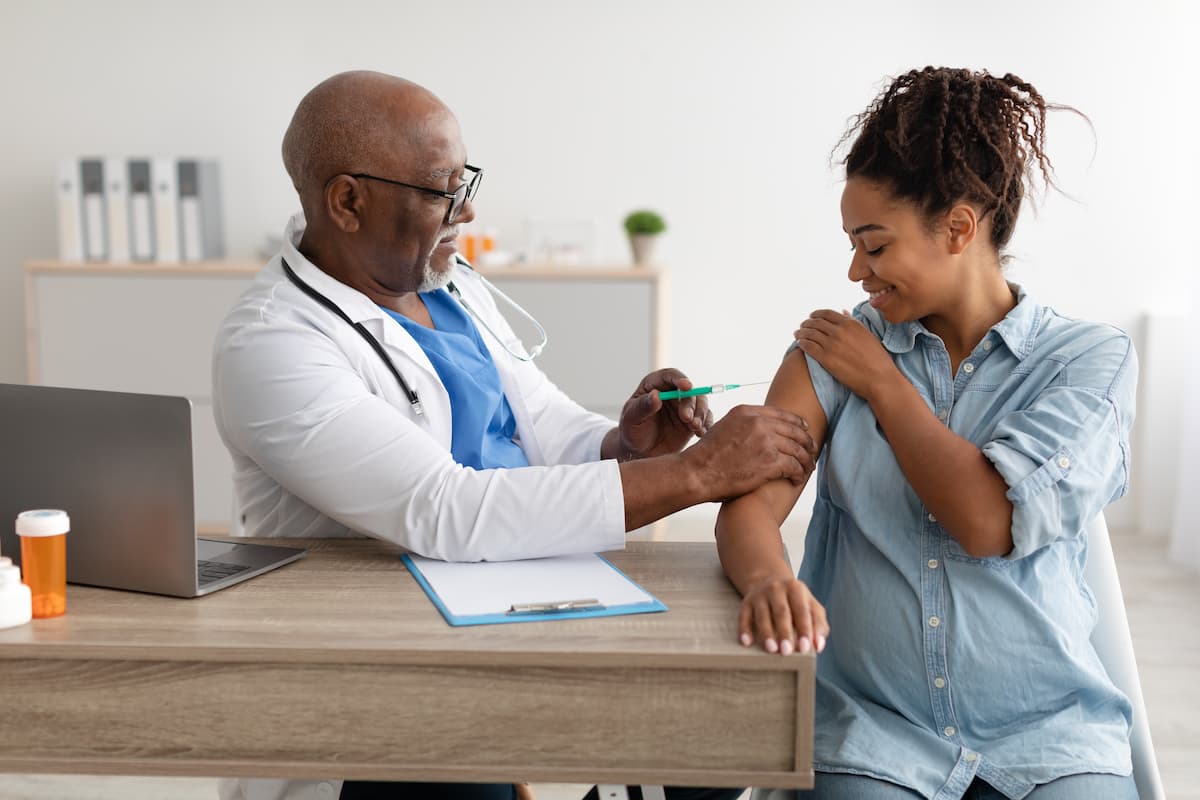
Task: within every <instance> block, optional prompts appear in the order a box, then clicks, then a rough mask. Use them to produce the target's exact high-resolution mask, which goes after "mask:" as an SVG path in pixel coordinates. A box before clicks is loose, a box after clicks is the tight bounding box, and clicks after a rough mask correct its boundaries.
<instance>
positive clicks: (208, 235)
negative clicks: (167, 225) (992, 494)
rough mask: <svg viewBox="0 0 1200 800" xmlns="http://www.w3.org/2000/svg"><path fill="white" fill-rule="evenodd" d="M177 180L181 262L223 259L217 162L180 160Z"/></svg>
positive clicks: (222, 232) (223, 249) (223, 242)
mask: <svg viewBox="0 0 1200 800" xmlns="http://www.w3.org/2000/svg"><path fill="white" fill-rule="evenodd" d="M178 178H179V239H180V253H181V255H182V257H183V260H184V261H206V260H211V259H217V258H222V257H224V255H225V237H224V231H223V226H222V221H221V195H220V181H219V171H218V166H217V162H216V161H212V160H202V159H192V158H183V159H180V160H179V174H178Z"/></svg>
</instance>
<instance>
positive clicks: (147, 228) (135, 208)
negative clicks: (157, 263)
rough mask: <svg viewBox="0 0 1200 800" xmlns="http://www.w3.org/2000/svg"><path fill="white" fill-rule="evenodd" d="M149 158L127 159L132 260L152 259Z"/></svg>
mask: <svg viewBox="0 0 1200 800" xmlns="http://www.w3.org/2000/svg"><path fill="white" fill-rule="evenodd" d="M152 185H153V184H151V182H150V159H148V158H131V159H129V183H128V187H129V256H130V258H131V259H132V260H133V261H153V260H154V199H153V193H152V192H151V188H152Z"/></svg>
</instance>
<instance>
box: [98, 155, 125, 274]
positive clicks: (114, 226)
mask: <svg viewBox="0 0 1200 800" xmlns="http://www.w3.org/2000/svg"><path fill="white" fill-rule="evenodd" d="M128 180H129V176H128V171H127V170H126V168H125V159H123V158H111V157H110V158H106V159H104V205H105V208H106V209H107V211H108V260H109V261H115V262H118V263H124V262H126V261H128V260H129V183H128Z"/></svg>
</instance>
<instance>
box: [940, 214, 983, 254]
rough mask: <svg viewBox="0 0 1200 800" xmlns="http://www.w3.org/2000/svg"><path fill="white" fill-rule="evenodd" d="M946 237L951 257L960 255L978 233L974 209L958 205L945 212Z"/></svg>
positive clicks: (977, 218)
mask: <svg viewBox="0 0 1200 800" xmlns="http://www.w3.org/2000/svg"><path fill="white" fill-rule="evenodd" d="M945 219H946V235H947V241H948V244H949V246H950V253H951V254H952V255H960V254H961V253H962V252H963V251H964V250H966V249H967V246H968V245H969V244H971V242H973V241H974V240H975V234H977V233H978V232H979V214H978V213H977V212H976V211H975V209H974V207H972V206H970V205H968V204H966V203H959V204H958V205H956V206H954V207H953V208H951V209H950V210H949V211H947V212H946V218H945Z"/></svg>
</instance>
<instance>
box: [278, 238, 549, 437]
mask: <svg viewBox="0 0 1200 800" xmlns="http://www.w3.org/2000/svg"><path fill="white" fill-rule="evenodd" d="M455 258H456V260H457V261H458V263H459V264H461V265H463V266H464V267H466V268H467V269H469V270H471V271H472V274H474V275H475V277H476V278H477V279H478V280H479V281H481V282H482V283H483V285H484V286H485V287H487V289H488V291H490V292H491V293H492V294H493V295H494V296H496V297H498V298H500V299H501V300H503V301H504V302H506V303H508V305H509V307H511V308H513V309H514V310H516V311H517V312H518V313H519V314H521V316H523V317H525V319H527V320H529V322H530V323H532V324H533V327H535V328H537V331H538V335H539V336H541V337H542V341H541V342H539V343H538V344H535V345H534V346H533V347H530V348H529V349H528V350H527V351H521V350H513V348H512V347H511V346H510V345H509V344H508V342H506V341H504V340H503V339H501V338H500V336H499V334H497V333H496V332H495V331H494V330H492V326H491V325H488V324H487V321H486V320H485V319H484V318H483V317H481V316H480V315H479V313H478V312H476V311H475V309H473V308H471V304H470V303H468V302H467V301H466V299H465V298H464V297H463V296H462V292H460V291H459V290H458V287H457V286H455V285H454V282H453V281H451V282H450V283H448V284H446V289H447V291H449V292H450V294H452V295H454V297H455V299H457V300H458V302H460V303H462V307H463V308H465V309H466V310H467V313H468V314H470V315H471V316H472V317H474V318H475V321H476V322H477V323H479V324H480V325H482V326H483V329H484V330H485V331H487V332H488V333H489V334H490V335H491V337H492V338H493V339H495V340H496V341H497V342H499V343H500V345H501V346H502V347H503V348H504V349H505V350H507V351H508V354H509V355H510V356H512V357H513V358H515V359H517V360H519V361H533V360H534V359H535V358H537V357H538V356H540V355H541V354H542V351H543V350H545V349H546V343H547V342H548V341H549V338H548V337H547V336H546V329H545V328H543V327H542V326H541V324H539V323H538V321H537V320H536V319H534V317H533V315H532V314H530V313H529V312H528V311H526V310H525V309H523V308H521V306H520V305H519V304H518V303H517V301H516V300H513V299H512V298H511V297H509V296H508V295H506V294H505V293H504V292H502V291H500V290H499V289H497V288H496V287H495V286H494V285H493V284H492V282H491V281H489V280H488V279H487V278H485V277H483V276H482V275H480V274H479V273H478V272H475V271H474V267H472V266H471V265H470V264H468V263H467V262H466V261H464V260H463V259H462V258H460V257H457V256H456V257H455ZM280 261H282V262H283V271H284V272H285V273H286V274H287V276H288V279H289V280H290V281H291V282H292V283H294V284H296V286H297V287H298V288H299V289H300V291H302V292H304V293H305V294H306V295H308V296H309V297H311V298H312V299H313V300H316V301H317V302H318V303H320V304H321V305H323V306H325V308H328V309H329V310H330V311H332V312H333V313H334V314H336V315H337V316H339V317H341V318H342V319H343V320H345V322H346V324H347V325H349V326H350V327H351V328H354V330H356V331H358V335H359V336H361V337H363V338H364V339H366V340H367V344H369V345H371V349H372V350H374V351H375V352H376V353H377V354H379V357H380V358H382V359H383V363H384V364H387V368H388V369H389V370H390V371H391V373H392V375H394V376H395V377H396V381H397V382H398V383H399V384H400V388H401V389H403V390H404V395H405V397H407V398H408V402H409V404H411V405H412V407H413V412H414V413H415V414H416V415H417V416H418V417H419V416H422V415H423V414H424V413H425V409H424V408H423V407H422V406H421V398H420V397H419V396H418V395H417V393H416V392H415V391H414V390H413V388H412V387H411V386H409V385H408V381H406V380H404V376H403V375H401V374H400V370H399V369H397V367H396V365H395V363H393V361H392V359H391V357H390V356H389V355H388V354H387V351H386V350H384V349H383V345H382V344H380V343H379V340H378V339H376V338H375V337H374V336H372V335H371V332H370V331H369V330H367V328H366V326H364V325H363V324H362V323H361V322H355V321H354V320H352V319H350V317H349V315H348V314H346V312H345V311H342V309H340V308H338V305H337V303H335V302H333V301H332V300H330V299H329V298H328V297H326V296H325V295H323V294H321V293H320V292H318V291H317V290H316V289H314V288H313V287H311V286H309V285H308V284H307V283H305V282H304V281H302V280H301V279H300V276H299V275H297V274H296V273H295V272H293V271H292V268H291V267H290V266H288V263H287V259H282V258H281V259H280ZM526 353H528V354H526Z"/></svg>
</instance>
